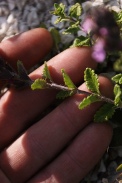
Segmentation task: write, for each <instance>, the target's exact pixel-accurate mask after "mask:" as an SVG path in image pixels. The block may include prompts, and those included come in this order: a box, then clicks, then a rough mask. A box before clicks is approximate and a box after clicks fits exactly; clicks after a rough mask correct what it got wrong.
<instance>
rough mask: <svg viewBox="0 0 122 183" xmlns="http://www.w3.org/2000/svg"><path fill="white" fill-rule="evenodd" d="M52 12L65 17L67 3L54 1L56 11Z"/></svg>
mask: <svg viewBox="0 0 122 183" xmlns="http://www.w3.org/2000/svg"><path fill="white" fill-rule="evenodd" d="M51 14H53V15H56V16H60V17H65V5H64V4H63V3H60V4H57V3H54V11H51Z"/></svg>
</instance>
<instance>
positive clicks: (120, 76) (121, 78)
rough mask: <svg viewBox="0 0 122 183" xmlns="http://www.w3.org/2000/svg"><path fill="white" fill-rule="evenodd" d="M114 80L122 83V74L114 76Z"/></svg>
mask: <svg viewBox="0 0 122 183" xmlns="http://www.w3.org/2000/svg"><path fill="white" fill-rule="evenodd" d="M112 80H113V81H114V82H115V83H118V84H122V74H117V75H115V76H114V77H112Z"/></svg>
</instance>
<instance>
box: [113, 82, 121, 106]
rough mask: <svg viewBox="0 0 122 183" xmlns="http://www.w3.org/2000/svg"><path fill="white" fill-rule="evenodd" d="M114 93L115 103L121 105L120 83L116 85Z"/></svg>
mask: <svg viewBox="0 0 122 183" xmlns="http://www.w3.org/2000/svg"><path fill="white" fill-rule="evenodd" d="M114 95H115V99H114V103H115V105H116V106H119V104H120V103H121V96H122V91H121V88H120V86H119V85H118V84H116V85H115V86H114Z"/></svg>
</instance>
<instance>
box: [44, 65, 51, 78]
mask: <svg viewBox="0 0 122 183" xmlns="http://www.w3.org/2000/svg"><path fill="white" fill-rule="evenodd" d="M43 78H44V79H49V80H50V81H52V78H51V75H50V71H49V69H48V66H47V63H46V62H45V63H44V69H43Z"/></svg>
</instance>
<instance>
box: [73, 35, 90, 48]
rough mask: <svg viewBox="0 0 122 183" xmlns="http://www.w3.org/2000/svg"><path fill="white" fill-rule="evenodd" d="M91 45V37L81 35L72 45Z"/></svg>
mask: <svg viewBox="0 0 122 183" xmlns="http://www.w3.org/2000/svg"><path fill="white" fill-rule="evenodd" d="M80 46H90V39H89V37H85V36H79V37H78V38H76V39H75V40H74V42H73V44H72V46H71V47H80Z"/></svg>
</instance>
